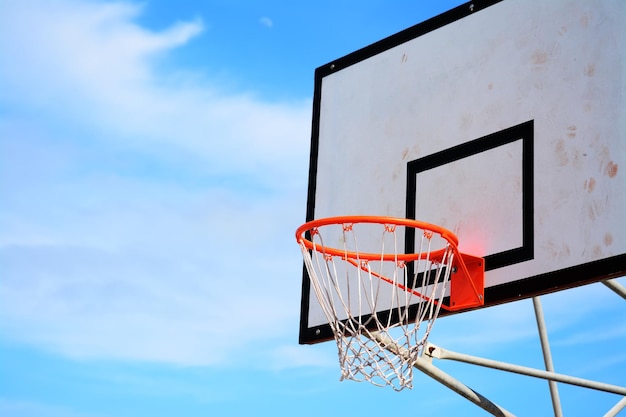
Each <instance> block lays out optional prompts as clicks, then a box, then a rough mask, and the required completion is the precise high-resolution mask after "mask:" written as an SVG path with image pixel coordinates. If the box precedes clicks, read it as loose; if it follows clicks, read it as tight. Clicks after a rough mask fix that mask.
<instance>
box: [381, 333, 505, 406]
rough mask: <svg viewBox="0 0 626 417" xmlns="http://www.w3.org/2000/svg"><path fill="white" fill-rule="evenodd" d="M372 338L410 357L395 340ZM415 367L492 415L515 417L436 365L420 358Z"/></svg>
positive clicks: (395, 351)
mask: <svg viewBox="0 0 626 417" xmlns="http://www.w3.org/2000/svg"><path fill="white" fill-rule="evenodd" d="M371 338H372V339H374V340H376V341H377V342H378V343H380V344H381V346H383V347H384V348H385V349H387V350H389V351H390V352H392V353H395V354H396V355H399V356H405V357H406V356H407V355H408V352H407V351H406V349H402V348H401V347H400V346H398V345H397V344H396V343H394V341H393V340H391V339H390V338H388V337H386V336H384V335H382V334H380V333H372V335H371ZM413 366H414V367H415V368H417V369H419V370H420V371H422V372H423V373H425V374H426V375H428V376H430V377H431V378H433V379H434V380H435V381H437V382H439V383H441V384H443V385H445V386H446V387H448V388H450V389H451V390H452V391H454V392H456V393H457V394H459V395H461V396H462V397H464V398H466V399H468V400H470V401H471V402H473V403H474V404H476V405H477V406H479V407H480V408H482V409H483V410H485V411H487V412H488V413H490V414H491V415H493V416H496V417H515V415H514V414H512V413H510V412H509V411H507V410H505V409H504V408H502V407H500V406H499V405H497V404H495V403H493V402H491V401H489V400H488V399H487V398H485V397H483V396H482V395H480V394H479V393H477V392H476V391H474V390H473V389H471V388H469V387H468V386H467V385H465V384H463V383H461V382H460V381H458V380H457V379H455V378H454V377H452V376H450V375H448V374H447V373H445V372H444V371H442V370H441V369H439V368H437V367H436V366H435V365H433V364H432V363H430V361H428V360H426V359H424V358H422V357H418V358H417V360H416V362H415V364H414V365H413Z"/></svg>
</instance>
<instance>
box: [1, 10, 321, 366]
mask: <svg viewBox="0 0 626 417" xmlns="http://www.w3.org/2000/svg"><path fill="white" fill-rule="evenodd" d="M145 7H149V6H145ZM141 10H142V9H141V7H139V6H137V5H134V4H130V3H119V2H118V3H110V4H106V3H90V2H82V1H75V0H67V1H64V0H55V1H51V2H44V3H41V2H30V1H12V2H3V4H2V6H0V31H1V32H0V55H1V56H2V57H3V62H4V63H5V64H6V65H5V64H3V65H0V90H1V91H2V92H3V93H2V96H0V105H1V106H2V109H3V112H2V113H0V147H1V149H0V150H1V151H2V153H1V154H2V155H3V156H1V158H2V162H1V163H0V192H1V193H2V200H3V205H2V207H0V228H1V229H2V230H3V233H2V235H1V236H0V263H2V265H3V279H2V281H1V282H0V299H2V300H3V302H2V303H1V304H0V314H1V315H2V317H3V321H2V322H1V323H0V329H1V330H2V333H3V334H4V335H5V337H8V338H10V339H14V340H18V341H22V342H27V343H33V344H36V345H39V346H45V347H47V348H49V349H53V350H55V351H57V352H61V353H63V354H66V355H70V356H73V357H81V358H93V357H105V358H118V359H138V360H148V361H162V362H171V363H181V364H215V363H223V362H225V361H226V362H228V361H231V360H234V358H235V357H236V355H240V354H241V350H244V349H248V348H249V346H251V345H254V344H255V343H258V342H259V341H263V340H268V339H272V338H277V337H278V338H281V337H283V338H284V337H290V338H291V337H293V340H294V343H295V340H296V339H295V337H296V335H295V332H296V329H297V328H296V326H297V315H298V314H299V290H300V283H299V280H300V276H299V275H300V271H301V263H300V262H301V260H300V259H299V252H298V248H297V246H296V245H295V239H294V238H293V230H295V227H296V226H297V225H298V223H299V222H300V221H301V220H302V219H303V217H304V203H305V187H306V163H307V161H308V158H307V152H308V129H309V126H310V104H309V100H308V99H306V100H303V101H302V102H298V103H265V102H263V101H260V100H259V99H257V98H255V96H254V94H253V93H236V94H230V95H229V94H226V92H224V91H221V90H220V88H219V87H218V86H214V85H211V84H210V82H209V81H208V78H210V77H208V76H204V75H202V74H194V75H192V76H188V73H186V72H185V71H184V69H181V71H180V72H178V71H173V70H171V71H168V72H165V70H164V69H163V67H162V66H160V65H159V62H160V61H159V60H161V59H166V58H167V53H168V51H170V50H171V49H173V48H176V47H180V46H183V45H184V44H185V43H187V42H190V41H192V39H193V38H194V37H197V36H199V34H200V33H202V31H203V30H204V26H203V23H202V21H201V20H199V19H197V20H193V21H189V22H178V23H173V25H172V26H171V27H169V28H167V29H165V30H163V31H160V32H155V31H151V30H148V29H146V28H143V27H141V26H139V25H138V24H137V23H135V18H136V17H137V16H139V14H140V13H141ZM6 109H9V110H8V111H6ZM248 357H249V356H246V357H245V358H248ZM247 360H251V359H247Z"/></svg>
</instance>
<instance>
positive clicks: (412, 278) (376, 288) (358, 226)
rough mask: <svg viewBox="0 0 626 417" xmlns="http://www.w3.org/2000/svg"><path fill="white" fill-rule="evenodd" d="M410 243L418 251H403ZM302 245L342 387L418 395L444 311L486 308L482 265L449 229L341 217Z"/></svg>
mask: <svg viewBox="0 0 626 417" xmlns="http://www.w3.org/2000/svg"><path fill="white" fill-rule="evenodd" d="M408 235H411V236H412V237H414V239H412V240H413V242H414V248H412V249H405V250H399V247H398V246H399V242H402V246H405V237H406V236H408ZM296 240H297V241H298V243H299V245H300V247H301V249H302V255H303V257H304V263H305V265H306V269H307V273H308V275H309V279H310V282H311V286H312V288H313V290H314V292H315V295H316V297H317V299H318V301H319V303H320V305H321V307H322V310H323V312H324V315H325V316H326V318H327V319H328V322H329V323H330V326H331V329H332V331H333V333H334V337H335V341H336V343H337V347H338V350H339V363H340V367H341V375H342V378H341V379H351V380H355V381H364V380H367V381H369V382H371V383H373V384H375V385H379V386H386V385H390V386H392V387H393V388H394V389H395V390H396V391H400V390H402V389H403V388H411V387H412V375H413V371H412V369H413V364H414V363H415V361H416V358H417V357H418V356H419V355H420V354H421V352H422V349H423V347H424V344H425V343H426V340H427V338H428V335H429V333H430V329H431V327H432V325H433V324H434V322H435V319H436V318H437V317H438V315H439V312H440V310H441V309H444V310H449V311H456V310H462V309H468V308H472V307H477V306H480V305H483V291H484V282H483V279H484V261H483V259H482V258H478V257H475V256H470V255H466V254H461V253H459V251H458V248H457V246H458V239H457V237H456V236H455V235H454V234H453V233H452V232H450V231H448V230H446V229H444V228H442V227H439V226H436V225H432V224H429V223H424V222H420V221H416V220H410V219H399V218H392V217H382V216H342V217H332V218H325V219H319V220H314V221H311V222H308V223H305V224H303V225H302V226H300V227H299V228H298V230H297V231H296ZM326 242H332V244H329V243H326ZM420 329H421V331H420Z"/></svg>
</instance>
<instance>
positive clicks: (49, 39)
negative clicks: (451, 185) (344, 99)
mask: <svg viewBox="0 0 626 417" xmlns="http://www.w3.org/2000/svg"><path fill="white" fill-rule="evenodd" d="M460 3H461V2H460V1H432V0H429V1H423V2H419V3H417V2H408V1H399V0H398V1H378V0H376V1H369V2H364V3H363V2H360V3H358V4H357V2H348V1H345V2H331V1H316V2H308V3H301V4H300V3H295V2H292V3H289V2H284V1H275V0H274V1H266V2H252V1H225V0H214V1H185V2H173V1H165V0H160V1H150V0H147V1H143V2H130V1H128V2H127V1H120V2H106V1H87V0H50V1H46V2H41V1H34V0H33V1H31V0H7V1H3V2H2V3H1V4H0V199H1V201H2V204H1V205H0V415H2V416H12V417H13V416H14V417H26V416H39V417H113V416H115V417H124V416H172V415H184V416H207V415H216V416H217V415H219V416H241V415H249V414H252V413H255V414H258V413H272V415H285V416H291V415H299V416H314V415H321V414H323V415H326V416H330V417H332V416H345V415H363V414H365V413H368V414H370V413H371V414H378V413H392V414H401V415H435V414H437V415H464V416H474V415H475V416H479V415H485V413H484V412H483V411H482V410H480V409H478V408H477V407H476V406H474V405H473V404H471V403H469V402H468V401H466V400H464V399H463V398H461V397H459V396H457V395H456V394H454V393H452V392H451V391H449V390H448V389H446V388H444V387H442V386H440V385H439V384H438V383H436V382H435V381H433V380H430V379H429V378H427V377H426V376H423V375H417V376H416V383H415V386H416V388H415V389H413V390H405V391H403V392H401V393H396V392H393V391H392V390H388V389H383V388H378V387H373V386H369V385H368V384H364V383H354V382H339V370H338V367H337V360H336V352H335V348H334V346H333V344H332V343H327V344H321V345H315V346H300V345H298V344H297V340H298V334H297V333H298V323H299V306H300V286H301V281H300V280H301V276H300V272H301V267H302V264H301V262H302V261H301V258H300V252H299V248H298V246H297V245H296V244H295V241H294V239H293V233H294V231H295V229H296V227H297V226H299V225H300V224H301V223H302V222H303V221H304V217H305V206H306V187H307V173H308V171H307V170H308V167H307V164H308V151H309V135H310V125H311V104H312V92H313V72H314V70H315V68H316V67H317V66H320V65H322V64H325V63H327V62H329V61H331V60H333V59H335V58H339V57H341V56H343V55H345V54H347V53H350V52H352V51H354V50H356V49H359V48H361V47H364V46H366V45H368V44H370V43H372V42H375V41H377V40H379V39H382V38H383V37H386V36H388V35H391V34H393V33H396V32H398V31H399V30H402V29H404V28H406V27H409V26H411V25H413V24H416V23H419V22H421V21H423V20H425V19H427V18H429V17H432V16H434V15H437V14H439V13H441V12H443V11H445V10H448V9H450V8H452V7H454V6H456V5H458V4H460ZM620 282H621V283H622V284H625V282H624V279H620ZM542 301H543V306H544V310H545V314H546V320H547V324H548V328H549V331H550V338H551V344H552V349H553V356H554V362H555V366H556V368H557V371H559V372H563V373H568V374H573V375H576V376H580V377H583V378H588V379H594V380H599V381H603V382H608V383H612V384H618V385H626V377H625V376H624V375H626V349H624V347H625V346H626V310H625V309H624V303H623V300H622V299H620V298H619V297H618V296H617V295H615V294H614V293H612V292H611V291H610V290H608V289H607V288H606V287H604V286H603V285H602V284H594V285H591V286H587V287H584V288H579V289H574V290H570V291H566V292H562V293H557V294H553V295H549V296H545V297H543V298H542ZM431 340H432V341H433V342H435V343H437V344H439V345H441V346H444V347H448V348H450V349H452V350H456V351H461V352H465V353H470V354H474V355H479V356H485V357H490V358H493V359H497V360H503V361H510V362H513V363H518V364H522V365H526V366H533V367H538V368H541V367H542V366H543V362H542V357H541V350H540V346H539V341H538V336H537V330H536V326H535V321H534V315H533V309H532V303H531V302H530V300H524V301H521V302H518V303H514V304H510V305H504V306H500V307H494V308H491V309H489V310H485V311H477V312H473V313H471V314H466V315H463V316H455V317H451V318H443V319H441V320H439V321H438V322H437V325H436V327H435V329H434V330H433V333H432V336H431ZM437 365H439V366H440V367H441V368H442V369H444V370H446V371H448V372H450V373H451V374H452V375H454V376H455V377H457V378H459V379H460V380H462V381H463V382H465V383H467V384H468V385H470V386H471V387H472V388H474V389H476V390H477V391H478V392H480V393H482V394H483V395H485V396H487V397H488V398H490V399H492V400H493V401H495V402H497V403H498V404H501V405H502V406H504V407H505V408H507V409H509V410H510V411H512V412H514V413H516V414H518V415H549V414H550V413H551V405H550V397H549V394H548V390H547V383H546V382H544V381H542V380H532V379H530V378H527V377H521V376H516V375H507V374H503V373H501V372H498V371H491V370H482V369H479V368H475V367H470V366H468V365H462V364H450V363H437ZM559 388H560V393H561V402H562V405H563V409H564V414H565V415H602V414H604V413H605V412H606V411H608V410H609V409H610V408H611V407H612V406H613V405H614V404H615V403H616V402H617V401H618V399H619V398H618V396H616V395H614V394H606V393H601V392H596V391H592V390H587V389H583V388H576V387H568V386H564V385H559Z"/></svg>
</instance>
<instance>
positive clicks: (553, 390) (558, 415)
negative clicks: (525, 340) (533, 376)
mask: <svg viewBox="0 0 626 417" xmlns="http://www.w3.org/2000/svg"><path fill="white" fill-rule="evenodd" d="M533 307H534V308H535V318H536V319H537V329H538V330H539V340H540V341H541V351H542V352H543V362H544V364H545V366H546V371H548V372H554V364H553V363H552V354H551V353H550V342H549V341H548V330H547V329H546V322H545V320H544V317H543V308H542V307H541V300H540V299H539V297H533ZM548 386H549V387H550V397H552V408H553V409H554V416H555V417H563V411H562V409H561V400H560V398H559V389H558V387H557V385H556V381H551V380H549V381H548Z"/></svg>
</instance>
